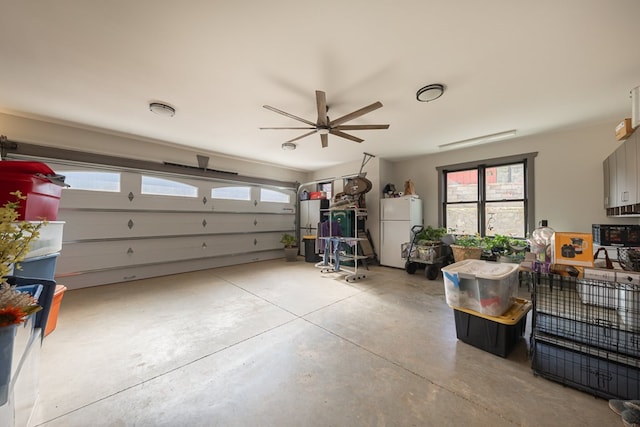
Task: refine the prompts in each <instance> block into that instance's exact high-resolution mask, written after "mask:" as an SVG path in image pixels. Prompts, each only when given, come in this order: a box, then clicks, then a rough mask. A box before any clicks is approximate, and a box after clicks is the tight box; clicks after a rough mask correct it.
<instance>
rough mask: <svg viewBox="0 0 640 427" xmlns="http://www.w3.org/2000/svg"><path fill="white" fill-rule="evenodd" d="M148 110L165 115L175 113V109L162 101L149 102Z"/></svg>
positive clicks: (168, 115)
mask: <svg viewBox="0 0 640 427" xmlns="http://www.w3.org/2000/svg"><path fill="white" fill-rule="evenodd" d="M149 111H151V112H153V113H156V114H157V115H159V116H165V117H173V116H175V115H176V109H175V108H173V107H172V106H171V105H169V104H165V103H163V102H151V103H150V104H149Z"/></svg>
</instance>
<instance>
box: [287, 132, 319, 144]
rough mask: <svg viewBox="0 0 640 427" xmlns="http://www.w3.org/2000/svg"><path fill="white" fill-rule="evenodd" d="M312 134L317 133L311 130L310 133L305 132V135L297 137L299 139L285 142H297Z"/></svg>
mask: <svg viewBox="0 0 640 427" xmlns="http://www.w3.org/2000/svg"><path fill="white" fill-rule="evenodd" d="M314 133H317V132H316V131H315V130H312V131H311V132H307V133H305V134H304V135H300V136H299V137H297V138H293V139H290V140H288V141H287V142H293V141H297V140H299V139H302V138H305V137H307V136H309V135H313V134H314Z"/></svg>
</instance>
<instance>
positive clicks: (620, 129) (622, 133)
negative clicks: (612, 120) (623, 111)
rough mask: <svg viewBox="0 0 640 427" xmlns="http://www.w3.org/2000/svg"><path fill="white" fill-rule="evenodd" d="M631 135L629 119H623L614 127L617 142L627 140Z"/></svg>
mask: <svg viewBox="0 0 640 427" xmlns="http://www.w3.org/2000/svg"><path fill="white" fill-rule="evenodd" d="M632 133H633V127H631V118H628V119H624V120H623V121H621V122H620V123H619V124H618V126H616V140H618V141H620V140H622V139H627V138H629V137H630V136H631V134H632Z"/></svg>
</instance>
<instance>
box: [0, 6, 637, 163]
mask: <svg viewBox="0 0 640 427" xmlns="http://www.w3.org/2000/svg"><path fill="white" fill-rule="evenodd" d="M639 33H640V1H637V0H562V1H558V0H539V1H522V0H483V1H477V0H456V1H452V0H395V1H387V0H384V1H383V0H341V1H338V0H324V1H321V2H310V1H305V0H270V1H258V0H253V1H247V0H235V1H220V0H218V1H212V0H209V1H207V0H200V1H193V0H185V1H166V0H134V1H132V0H110V1H99V0H56V1H26V0H24V1H15V0H0V111H3V112H8V113H12V114H18V115H25V116H30V117H41V118H47V119H48V120H53V121H60V122H72V123H77V124H80V125H83V126H91V127H97V128H104V129H109V130H116V131H119V132H123V133H126V134H131V135H137V136H142V137H145V138H152V139H156V140H159V141H163V142H168V143H172V144H180V145H185V146H187V147H190V148H192V149H195V150H196V151H202V153H223V154H226V155H231V156H237V157H241V158H249V159H257V160H260V161H264V162H268V163H274V164H278V165H283V166H287V167H294V168H299V169H302V170H309V171H312V170H317V169H320V168H323V167H327V166H331V165H333V164H336V163H343V162H346V161H355V160H359V159H361V158H362V153H363V152H367V153H371V154H374V155H376V156H378V157H380V158H385V159H390V160H394V159H402V158H409V157H413V156H417V155H422V154H428V153H433V152H438V151H439V149H438V145H440V144H446V143H450V142H453V141H457V140H463V139H468V138H472V137H476V136H481V135H486V134H492V133H496V132H502V131H506V130H510V129H517V132H518V133H517V136H516V138H518V137H523V136H528V135H533V134H537V133H541V132H549V131H555V130H560V129H563V128H571V127H578V126H584V125H586V124H595V123H601V122H604V121H616V120H622V119H623V118H624V117H629V116H630V114H631V102H630V99H629V90H630V89H632V88H633V87H635V86H638V85H640V55H639V52H640V49H639V44H640V42H639V40H640V37H638V35H639ZM430 83H443V84H444V85H446V92H445V94H444V95H443V96H442V97H441V98H440V99H438V100H436V101H433V102H429V103H420V102H417V101H416V99H415V94H416V91H417V90H418V89H419V88H420V87H422V86H425V85H427V84H430ZM315 90H323V91H325V92H326V94H327V103H328V105H329V109H330V110H329V116H330V117H331V118H337V117H339V116H342V115H344V114H347V113H349V112H351V111H353V110H356V109H359V108H361V107H364V106H366V105H369V104H371V103H373V102H375V101H380V102H382V104H384V107H382V108H380V109H378V110H376V111H373V112H371V113H369V114H367V115H364V116H362V117H361V118H358V119H356V120H353V121H352V122H349V124H386V123H388V124H390V128H389V129H388V130H366V131H352V132H351V133H352V134H353V135H355V136H358V137H360V138H362V139H364V140H365V141H364V142H363V143H361V144H356V143H354V142H351V141H348V140H346V139H342V138H339V137H335V136H331V135H330V136H329V147H328V148H324V149H323V148H322V147H321V145H320V137H319V136H318V135H312V136H309V137H307V138H304V139H301V140H299V141H296V143H297V145H298V149H297V150H295V151H283V150H281V148H280V146H281V144H282V143H283V142H285V141H286V140H288V139H291V138H294V137H296V136H299V135H301V134H302V133H303V131H289V130H287V131H284V130H259V129H258V128H259V127H264V126H300V125H301V123H298V122H296V121H294V120H292V119H289V118H287V117H284V116H282V115H279V114H276V113H274V112H272V111H268V110H266V109H264V108H262V106H263V105H265V104H268V105H271V106H273V107H276V108H278V109H280V110H284V111H287V112H289V113H291V114H294V115H296V116H299V117H303V118H306V119H308V120H311V121H313V122H315V120H316V110H315V108H316V107H315ZM150 101H163V102H166V103H169V104H171V105H173V106H175V108H176V110H177V113H176V115H175V117H173V118H166V117H160V116H157V115H154V114H152V113H150V112H149V110H148V104H149V102H150ZM1 131H2V130H1V129H0V133H1ZM612 135H613V129H612ZM10 137H11V135H9V138H10ZM168 160H170V159H168Z"/></svg>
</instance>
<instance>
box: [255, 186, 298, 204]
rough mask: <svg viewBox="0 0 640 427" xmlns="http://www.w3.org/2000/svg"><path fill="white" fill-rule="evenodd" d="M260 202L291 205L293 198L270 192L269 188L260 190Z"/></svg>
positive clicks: (281, 193)
mask: <svg viewBox="0 0 640 427" xmlns="http://www.w3.org/2000/svg"><path fill="white" fill-rule="evenodd" d="M260 201H261V202H272V203H289V202H290V201H291V196H290V195H289V194H286V193H283V192H281V191H275V190H269V189H268V188H261V189H260Z"/></svg>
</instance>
